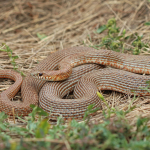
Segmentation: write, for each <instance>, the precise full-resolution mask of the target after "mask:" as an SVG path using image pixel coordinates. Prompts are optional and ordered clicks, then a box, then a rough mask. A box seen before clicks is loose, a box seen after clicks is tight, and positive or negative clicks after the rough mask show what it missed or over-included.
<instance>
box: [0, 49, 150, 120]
mask: <svg viewBox="0 0 150 150" xmlns="http://www.w3.org/2000/svg"><path fill="white" fill-rule="evenodd" d="M85 63H94V64H85ZM95 63H96V64H101V65H104V66H105V65H107V66H111V67H113V68H104V69H102V68H101V66H100V65H96V64H95ZM83 64H84V65H83ZM80 65H81V66H80ZM76 66H77V67H76ZM72 67H75V68H74V69H73V70H72ZM114 68H117V69H114ZM58 69H59V70H58ZM92 70H93V71H92ZM89 71H91V72H89ZM65 72H66V74H65ZM87 72H89V73H87ZM132 72H133V73H132ZM135 73H140V74H146V75H138V74H135ZM83 74H85V75H83ZM149 74H150V56H136V55H129V54H123V53H118V52H114V51H110V50H95V49H93V48H89V47H73V48H67V49H63V50H60V51H57V52H55V53H52V54H51V55H50V56H48V57H47V58H46V59H44V60H43V61H41V63H39V64H38V65H37V66H36V67H35V68H34V69H33V70H32V71H31V75H32V76H31V75H28V76H27V77H26V78H25V79H24V80H23V82H22V78H21V76H20V75H18V74H17V73H16V72H14V71H10V70H1V71H0V78H10V79H12V80H14V81H15V83H14V84H13V85H12V86H10V87H9V88H8V89H7V90H6V91H4V92H2V93H1V94H0V110H1V111H4V112H5V113H7V114H9V115H13V113H12V109H14V112H15V114H17V115H19V116H21V115H22V116H25V115H28V114H29V113H30V112H31V111H32V109H31V108H30V104H35V105H39V106H40V107H41V108H43V109H44V110H46V111H47V112H50V117H51V118H52V119H56V118H57V117H58V116H59V115H60V114H61V115H62V116H63V117H64V118H65V119H68V118H75V119H82V118H83V115H84V112H85V110H86V109H87V106H88V105H90V104H93V103H94V104H95V106H94V108H97V107H98V108H101V100H100V99H99V98H98V97H97V94H96V92H97V91H98V90H115V91H119V92H122V93H129V94H136V95H150V93H148V91H147V90H144V88H146V87H147V86H148V84H147V83H146V81H148V80H150V76H149ZM81 76H82V77H81ZM61 78H62V79H61ZM66 78H68V79H66ZM80 78H81V79H80ZM45 80H50V81H51V82H47V81H45ZM54 80H64V81H57V82H56V81H54ZM21 83H22V84H21ZM20 85H21V96H22V99H23V101H22V102H20V103H17V102H13V101H10V99H12V98H13V97H14V95H15V94H16V93H17V92H18V90H19V86H20ZM75 85H76V86H75ZM74 87H75V89H74ZM73 89H74V95H75V98H76V99H63V97H64V96H65V95H66V94H68V93H69V92H70V91H72V90H73Z"/></svg>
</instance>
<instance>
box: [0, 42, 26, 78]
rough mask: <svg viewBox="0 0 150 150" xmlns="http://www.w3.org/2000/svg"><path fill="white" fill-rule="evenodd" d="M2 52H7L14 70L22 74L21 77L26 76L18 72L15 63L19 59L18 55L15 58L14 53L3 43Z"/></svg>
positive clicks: (0, 48)
mask: <svg viewBox="0 0 150 150" xmlns="http://www.w3.org/2000/svg"><path fill="white" fill-rule="evenodd" d="M0 51H3V52H7V54H8V56H9V58H10V63H11V64H12V65H13V69H14V70H16V71H17V72H19V73H21V75H23V76H25V75H24V73H23V72H21V71H19V70H18V66H17V64H16V62H15V60H16V59H17V58H19V57H18V56H17V55H16V56H13V51H12V50H11V49H10V47H9V46H8V45H6V44H5V43H2V46H1V47H0Z"/></svg>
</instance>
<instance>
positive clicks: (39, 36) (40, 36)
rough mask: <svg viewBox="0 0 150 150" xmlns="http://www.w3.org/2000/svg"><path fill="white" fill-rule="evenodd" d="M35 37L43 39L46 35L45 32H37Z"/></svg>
mask: <svg viewBox="0 0 150 150" xmlns="http://www.w3.org/2000/svg"><path fill="white" fill-rule="evenodd" d="M37 37H38V38H39V39H40V40H43V39H45V38H46V37H47V36H46V35H45V34H40V33H37Z"/></svg>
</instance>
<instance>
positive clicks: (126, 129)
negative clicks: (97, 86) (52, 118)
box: [0, 93, 150, 150]
mask: <svg viewBox="0 0 150 150" xmlns="http://www.w3.org/2000/svg"><path fill="white" fill-rule="evenodd" d="M97 94H98V96H99V97H100V98H101V100H102V101H103V102H104V103H105V104H106V106H107V109H106V110H104V111H103V114H104V116H105V119H104V120H103V123H101V124H99V123H97V124H91V123H90V122H89V119H88V115H90V113H91V112H93V111H96V110H93V107H94V105H91V106H89V107H88V110H87V112H86V113H85V121H82V122H77V121H76V120H71V121H70V122H69V124H68V125H64V124H62V121H60V120H61V117H60V118H58V121H57V124H56V125H55V126H52V125H51V124H49V122H48V115H49V114H47V113H46V112H45V111H43V110H42V109H41V108H38V107H37V106H34V105H31V107H32V109H33V111H32V113H31V114H30V115H29V116H28V117H26V119H25V120H23V119H22V118H19V117H18V119H20V120H21V121H23V122H25V123H26V127H25V128H23V127H17V126H12V125H11V124H9V123H7V122H6V121H5V120H6V119H7V115H5V114H4V112H1V113H0V141H1V143H0V146H2V145H3V149H6V150H8V149H10V150H16V149H19V150H27V149H29V148H30V149H32V148H33V149H37V150H40V149H44V150H46V149H47V150H48V149H58V150H59V149H72V150H78V149H79V150H85V149H87V150H91V149H92V150H97V149H102V150H105V149H111V150H120V149H127V150H130V149H137V150H140V149H143V150H147V149H148V148H149V147H150V143H149V140H150V130H149V128H148V126H147V122H148V118H138V119H137V123H136V126H134V128H135V130H133V126H131V125H130V124H129V122H128V121H127V120H126V118H125V115H126V114H127V113H129V112H130V111H132V110H133V109H134V108H133V107H130V106H129V108H128V110H127V111H125V112H123V111H120V110H117V109H115V108H110V107H109V106H108V104H107V102H106V101H105V99H104V97H103V96H102V95H101V94H100V93H97ZM88 112H89V114H88ZM112 115H114V117H113V118H112V117H111V116H112ZM87 120H88V121H87ZM11 134H15V135H16V136H17V137H20V138H19V139H18V138H17V139H15V138H13V139H12V138H11V136H10V135H11Z"/></svg>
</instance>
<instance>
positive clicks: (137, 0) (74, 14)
mask: <svg viewBox="0 0 150 150" xmlns="http://www.w3.org/2000/svg"><path fill="white" fill-rule="evenodd" d="M0 14H1V15H0V44H2V43H6V44H7V45H8V46H9V47H10V48H11V50H12V51H13V56H16V55H17V56H18V57H19V58H18V59H16V60H15V61H16V64H17V65H18V70H19V71H22V72H23V73H24V74H25V75H27V74H28V73H29V72H30V71H31V69H32V68H34V67H35V65H36V64H37V63H38V62H40V61H41V60H43V59H44V58H46V57H47V55H50V54H51V53H53V52H55V51H56V50H59V49H63V48H66V47H73V46H78V45H85V46H92V45H95V44H99V43H100V41H101V39H102V37H104V36H105V35H106V32H104V33H102V34H97V33H95V31H96V29H98V27H100V26H102V25H104V24H106V23H107V21H108V20H109V19H111V18H115V19H116V21H117V26H119V27H120V29H121V31H123V29H126V31H127V35H131V34H135V33H138V34H139V35H143V37H144V38H143V39H142V41H143V42H145V43H149V38H150V37H149V33H150V26H144V23H145V22H148V21H149V20H150V3H149V2H148V0H68V1H67V0H32V1H29V0H5V1H1V2H0ZM42 35H43V36H45V38H44V39H42V37H41V36H42ZM128 46H131V42H130V41H129V43H128ZM143 54H144V52H143V53H142V54H141V55H143ZM145 54H147V53H145ZM0 69H13V66H12V64H11V63H10V59H9V57H8V55H7V53H6V52H0ZM12 83H13V82H10V80H6V79H3V80H2V79H1V80H0V92H2V91H3V90H5V89H7V88H8V87H9V86H10V85H11V84H12ZM104 96H105V99H106V100H107V101H108V103H109V105H110V106H111V107H117V108H119V109H123V110H126V109H127V108H128V105H129V104H130V103H131V100H132V98H131V97H130V96H128V95H126V94H121V93H118V92H108V93H106V94H105V93H104ZM16 99H19V100H20V99H21V97H20V93H19V94H18V95H17V96H16ZM133 104H134V105H136V107H137V108H135V109H134V110H133V111H132V112H131V113H129V114H128V115H127V119H129V120H130V122H131V124H134V123H135V121H136V119H137V116H142V117H150V99H149V97H140V98H137V99H136V100H135V101H134V103H133ZM103 107H105V106H104V105H103ZM101 112H102V111H99V112H98V114H97V115H96V116H95V117H94V118H92V119H91V121H94V120H97V121H98V120H99V121H100V122H101V121H102V118H103V117H102V113H101Z"/></svg>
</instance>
